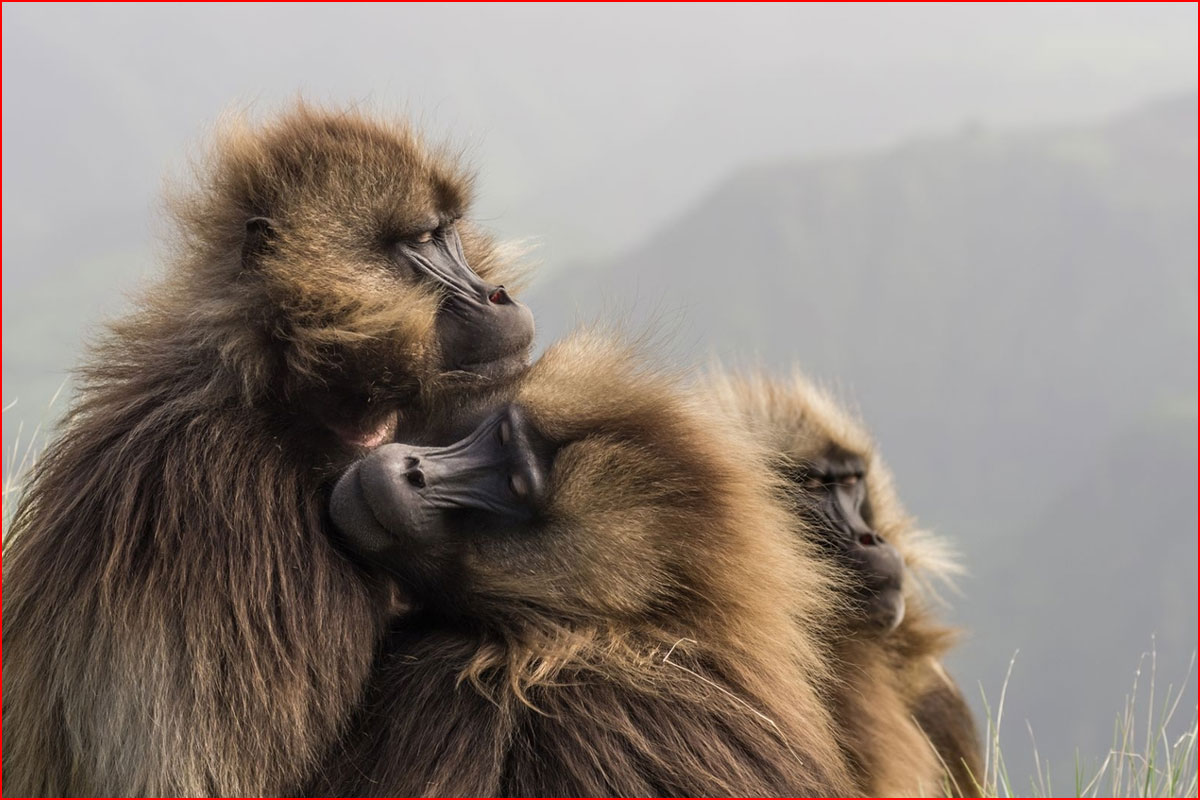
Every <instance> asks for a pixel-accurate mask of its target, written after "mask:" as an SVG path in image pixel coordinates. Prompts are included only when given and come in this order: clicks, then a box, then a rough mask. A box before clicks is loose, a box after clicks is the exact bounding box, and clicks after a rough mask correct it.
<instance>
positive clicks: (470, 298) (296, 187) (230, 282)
mask: <svg viewBox="0 0 1200 800" xmlns="http://www.w3.org/2000/svg"><path fill="white" fill-rule="evenodd" d="M202 172H203V178H202V186H201V189H200V191H198V192H197V193H195V194H194V195H193V196H191V197H188V198H184V199H182V200H181V201H180V202H179V203H178V204H177V205H178V212H179V216H180V218H181V220H182V223H183V227H184V233H185V239H186V243H185V247H186V248H187V252H186V255H187V256H188V257H187V258H186V261H185V263H186V264H187V265H188V267H189V269H187V270H186V274H185V275H184V276H182V277H183V280H182V281H180V284H181V286H180V289H179V291H180V292H181V293H184V294H189V293H190V295H191V296H192V299H193V302H194V306H193V308H194V310H195V313H197V314H208V315H213V316H215V317H217V319H218V320H219V321H218V323H217V327H218V328H219V329H220V330H219V331H218V336H220V337H221V343H220V345H219V346H220V348H221V350H222V356H223V358H224V360H225V361H226V363H228V364H229V366H230V367H231V368H232V369H233V370H234V371H235V373H236V374H237V375H239V376H240V378H241V380H242V382H243V384H244V388H245V392H246V394H248V395H249V396H250V397H251V399H252V400H253V399H259V398H260V397H263V396H265V397H267V398H268V399H269V400H270V402H271V403H273V406H274V407H277V408H290V409H295V411H296V412H297V414H298V415H300V416H303V418H305V419H308V420H315V421H316V423H317V424H316V427H317V428H318V429H319V430H320V431H321V432H322V433H324V434H327V435H330V436H332V437H334V438H336V439H337V440H340V441H342V442H343V443H346V444H349V445H372V444H378V443H380V442H382V441H386V439H387V438H388V437H389V436H390V435H391V434H392V432H393V431H394V430H395V427H396V422H397V412H398V411H399V412H400V414H401V416H403V409H405V408H406V407H408V406H410V405H412V404H415V403H419V402H421V401H422V399H423V398H428V397H429V396H430V395H431V394H433V393H436V392H437V391H439V390H440V389H444V388H447V387H454V388H455V389H456V390H461V389H463V388H469V387H472V386H483V385H487V384H488V383H489V382H491V381H492V380H495V379H497V378H502V377H506V376H509V375H512V374H514V373H515V372H517V371H518V370H519V369H520V368H522V367H523V366H524V365H525V363H527V361H528V351H529V346H530V344H531V341H532V337H533V318H532V315H531V314H530V312H529V310H528V309H527V308H526V307H525V306H523V305H521V304H520V303H518V302H517V301H516V300H514V299H513V298H512V297H511V296H510V295H509V291H508V289H506V288H505V286H504V282H505V278H504V277H503V276H502V275H501V269H502V266H503V264H502V259H501V258H500V257H499V251H498V249H497V247H496V246H495V245H494V243H493V242H492V241H490V240H489V239H488V238H487V237H486V236H483V235H481V234H480V233H479V232H478V231H476V230H475V229H474V228H473V227H472V226H471V225H470V224H469V223H468V221H467V220H466V218H465V215H466V214H467V212H468V208H469V203H470V179H469V178H468V176H467V175H465V174H464V173H463V171H462V170H461V168H460V167H459V166H458V165H457V163H456V161H455V159H453V158H452V157H451V156H450V155H449V154H447V153H446V152H442V151H436V150H431V149H430V148H428V147H426V146H425V145H424V144H423V143H422V142H421V140H420V139H419V137H418V135H417V134H416V133H415V132H414V131H412V130H411V129H409V128H408V127H406V126H405V125H404V124H402V123H400V122H394V123H385V122H381V121H378V120H377V119H374V118H371V117H367V116H365V115H361V114H358V113H354V112H338V113H333V112H326V111H320V110H316V109H313V108H311V107H308V106H305V105H300V106H298V107H297V108H295V109H294V110H292V111H291V112H289V113H287V114H285V115H284V116H282V117H280V118H278V119H276V120H274V121H272V122H269V123H267V124H265V125H263V126H261V127H257V128H256V127H252V126H250V125H247V124H245V123H241V122H236V123H233V124H230V125H229V126H227V127H226V129H225V130H224V131H223V132H222V133H221V134H220V136H219V139H218V143H217V146H216V147H215V148H214V151H213V154H212V157H211V159H210V160H209V162H207V163H206V164H205V165H204V166H203V168H202Z"/></svg>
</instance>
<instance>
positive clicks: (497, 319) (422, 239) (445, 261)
mask: <svg viewBox="0 0 1200 800" xmlns="http://www.w3.org/2000/svg"><path fill="white" fill-rule="evenodd" d="M455 222H456V219H455V218H453V217H452V216H449V215H447V216H444V217H442V218H440V219H439V218H436V217H431V218H430V219H428V220H426V221H425V222H423V223H421V224H419V225H417V226H414V229H413V230H410V231H407V232H405V233H404V234H403V235H401V236H399V237H398V238H396V239H395V240H394V241H393V242H390V243H388V244H387V245H386V248H387V250H388V255H389V257H390V258H391V259H392V260H393V262H394V264H395V268H396V271H397V273H398V274H400V275H403V276H407V279H409V280H412V281H413V282H415V283H418V284H425V285H430V286H434V287H436V288H437V289H438V290H439V291H440V293H441V297H442V300H441V305H440V306H439V307H438V312H437V321H436V335H437V342H438V348H439V350H440V352H441V355H442V363H441V368H442V370H443V371H445V372H463V373H471V374H474V375H477V376H480V377H482V378H487V379H501V378H504V377H507V376H510V375H512V374H514V373H516V372H517V371H518V370H520V369H521V368H522V367H523V366H524V364H525V363H526V360H527V356H528V352H529V346H530V344H531V343H532V342H533V333H534V323H533V314H532V313H531V312H530V310H529V308H528V307H527V306H525V305H524V304H523V303H520V302H518V301H516V300H514V299H513V298H512V297H510V296H509V294H508V292H507V290H505V288H504V287H503V286H499V285H493V284H490V283H488V282H486V281H484V280H483V279H482V278H480V277H479V276H478V275H477V274H476V273H475V271H474V270H473V269H471V266H470V265H469V264H468V263H467V257H466V254H465V253H464V252H463V246H462V239H461V238H460V237H459V233H458V230H457V228H456V226H455ZM275 236H276V223H275V222H274V220H271V219H269V218H267V217H252V218H251V219H249V220H247V221H246V238H245V240H244V242H243V246H242V264H243V267H244V268H247V269H251V268H253V267H254V265H255V263H256V261H257V259H259V258H261V257H262V256H263V255H264V254H265V253H267V252H269V251H270V248H271V246H272V241H273V240H274V239H275ZM365 402H366V403H367V404H368V405H369V403H370V402H371V398H370V396H367V397H366V398H365ZM338 403H339V404H340V405H341V406H342V408H343V409H345V408H346V407H347V405H348V404H347V403H346V401H345V399H344V398H338ZM351 405H352V404H351ZM353 410H354V411H355V412H356V413H355V416H356V417H357V418H360V419H361V418H370V416H371V415H370V413H369V408H366V407H364V408H362V409H353ZM334 427H335V429H336V430H337V432H338V433H339V435H341V436H342V438H344V439H347V440H349V441H352V442H354V443H356V444H362V445H366V446H374V445H377V444H379V443H380V441H381V440H382V438H383V437H384V436H386V435H389V434H390V433H392V431H393V430H394V428H395V415H394V414H389V415H388V416H386V417H385V419H384V420H383V421H382V422H381V423H379V424H377V425H374V426H370V425H368V426H367V430H366V431H362V430H358V429H347V430H341V429H340V428H338V427H337V426H334Z"/></svg>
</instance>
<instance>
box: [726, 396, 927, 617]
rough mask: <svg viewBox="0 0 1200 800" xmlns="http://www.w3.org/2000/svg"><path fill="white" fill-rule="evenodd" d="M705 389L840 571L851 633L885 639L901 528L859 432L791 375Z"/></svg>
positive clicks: (896, 588) (897, 598) (883, 476)
mask: <svg viewBox="0 0 1200 800" xmlns="http://www.w3.org/2000/svg"><path fill="white" fill-rule="evenodd" d="M712 390H713V391H714V393H715V394H716V396H717V400H718V402H720V403H722V404H723V405H724V406H725V407H726V409H727V410H730V411H732V412H733V413H734V414H735V415H737V416H738V417H739V418H740V419H741V420H742V422H743V423H744V424H746V425H747V426H748V427H749V428H750V429H751V430H752V431H754V433H755V434H757V437H758V438H759V439H760V441H762V442H763V443H764V444H765V445H766V446H767V447H768V449H770V450H772V451H773V452H775V453H776V454H777V456H778V469H779V472H780V474H781V475H782V477H784V478H785V479H786V480H787V481H788V483H789V486H790V490H789V493H790V494H791V495H792V498H793V500H794V502H795V507H796V509H797V512H798V513H799V515H800V516H801V517H802V518H803V519H804V520H805V521H806V522H808V523H809V525H808V528H807V530H809V531H810V535H811V536H812V537H813V539H814V540H815V541H816V543H817V544H819V545H820V546H821V547H822V549H823V550H824V551H825V552H826V553H827V554H828V555H829V556H830V557H831V558H833V559H835V560H836V561H837V562H838V563H839V564H841V565H842V567H843V568H844V570H845V573H846V577H847V580H846V582H845V586H846V588H847V590H848V592H849V594H850V595H851V597H850V599H851V600H852V608H853V609H854V618H853V619H852V620H850V623H851V624H850V627H853V628H864V629H868V630H872V631H875V632H880V633H886V632H889V631H891V630H893V629H894V628H896V626H898V625H899V624H900V622H901V621H902V620H903V618H904V611H905V598H904V577H905V572H906V569H905V564H904V560H903V558H902V557H901V555H900V553H899V551H898V550H897V549H896V548H895V547H894V546H893V545H892V543H890V542H889V541H888V539H889V537H890V534H891V532H893V531H899V530H900V529H901V528H902V526H903V524H905V523H906V522H907V520H906V518H905V517H904V515H903V513H902V512H901V511H900V510H899V507H898V505H897V503H896V501H895V498H894V497H893V496H892V492H891V480H890V476H889V475H888V474H887V471H886V468H885V467H884V466H883V465H882V464H881V463H880V461H879V459H878V458H877V457H876V455H875V453H874V446H873V444H872V442H871V439H870V437H869V435H868V434H867V433H866V431H865V430H864V429H863V428H862V426H861V425H860V424H859V423H858V422H857V420H855V419H853V418H852V417H851V416H850V415H849V414H847V413H846V412H845V411H844V410H842V409H841V408H840V407H839V406H838V405H837V403H836V402H835V401H834V400H833V399H832V398H831V397H830V396H829V395H827V394H825V393H824V392H822V391H820V390H819V389H817V387H815V386H813V385H812V384H811V383H809V382H808V381H807V380H805V379H804V378H802V377H800V376H796V377H795V378H794V379H793V380H792V381H791V382H790V383H784V382H778V381H774V380H772V379H769V378H766V377H762V376H759V377H754V378H735V377H724V376H722V377H718V378H716V379H715V380H714V381H713V385H712Z"/></svg>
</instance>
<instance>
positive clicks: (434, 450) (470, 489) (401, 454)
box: [330, 404, 555, 607]
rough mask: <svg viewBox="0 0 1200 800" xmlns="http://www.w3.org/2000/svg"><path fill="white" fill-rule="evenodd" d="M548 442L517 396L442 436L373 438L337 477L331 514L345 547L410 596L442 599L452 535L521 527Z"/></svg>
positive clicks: (544, 469)
mask: <svg viewBox="0 0 1200 800" xmlns="http://www.w3.org/2000/svg"><path fill="white" fill-rule="evenodd" d="M554 449H555V448H554V447H553V445H551V444H550V443H549V442H548V441H547V440H546V439H545V438H544V437H542V436H541V435H540V434H539V433H538V432H537V431H536V430H535V429H534V428H533V426H532V425H530V424H529V423H528V421H527V420H526V417H525V415H524V414H523V413H522V411H521V408H520V406H518V405H515V404H509V405H505V406H502V407H501V408H500V409H498V410H494V411H492V412H491V413H488V414H486V416H483V418H482V420H481V421H480V422H478V424H476V425H475V426H474V427H473V428H471V429H470V430H469V432H467V433H466V435H464V436H462V437H461V438H459V439H457V440H456V441H453V442H452V443H450V444H448V445H444V446H428V447H426V446H419V445H412V444H401V443H393V444H387V445H384V446H382V447H379V448H377V449H376V450H374V451H373V452H372V453H371V454H370V455H369V456H367V457H366V458H363V459H362V460H360V461H358V462H356V463H355V464H353V465H352V466H351V467H350V469H348V470H347V471H346V473H345V474H344V475H343V476H342V477H341V478H340V479H339V480H338V482H337V485H336V486H335V487H334V490H333V496H332V498H331V500H330V514H331V517H332V519H333V522H334V524H335V525H336V526H337V528H338V530H339V531H340V532H341V534H342V536H343V538H344V541H345V543H346V544H347V545H348V546H349V547H350V548H351V549H353V550H354V551H355V552H357V553H358V554H360V555H362V556H364V557H366V558H367V559H368V560H370V561H372V562H374V563H376V564H378V565H380V566H382V567H384V568H385V569H387V570H388V571H389V572H392V573H393V574H395V575H396V576H397V577H399V578H400V579H401V580H402V582H403V583H404V584H405V585H406V586H407V587H409V588H410V589H413V590H414V595H415V596H416V597H417V598H418V599H420V598H422V597H424V598H432V599H435V600H436V601H437V602H438V603H439V604H441V605H442V606H443V607H445V606H450V605H453V604H454V600H455V598H453V597H452V596H450V595H449V594H448V591H449V588H448V587H451V586H452V585H453V582H452V581H447V580H446V578H447V576H448V573H449V572H450V571H452V570H453V564H454V556H453V552H454V549H455V546H456V543H457V541H458V540H459V539H460V537H463V536H489V535H493V536H503V535H505V534H511V533H514V532H517V531H519V530H521V529H522V528H525V527H528V526H529V524H530V523H531V521H532V520H533V519H534V518H535V517H536V516H537V514H538V511H539V509H540V508H541V507H542V506H544V504H545V501H546V494H547V483H548V478H549V475H550V470H551V468H552V466H553V458H554Z"/></svg>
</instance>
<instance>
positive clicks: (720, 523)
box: [314, 335, 849, 796]
mask: <svg viewBox="0 0 1200 800" xmlns="http://www.w3.org/2000/svg"><path fill="white" fill-rule="evenodd" d="M497 400H498V401H500V402H507V401H509V400H511V401H512V402H514V403H515V404H517V406H518V407H519V408H520V409H521V410H522V413H523V414H525V415H527V418H528V419H530V420H531V421H532V424H533V427H534V428H536V430H537V431H538V432H539V433H540V435H542V436H545V437H547V438H548V439H549V440H550V441H551V442H552V443H553V444H554V446H556V447H557V448H558V449H557V453H556V456H555V457H554V461H553V466H552V468H551V470H552V471H551V474H550V478H549V482H548V486H549V487H550V488H549V490H548V492H547V500H546V505H545V506H544V507H543V508H542V509H541V510H540V512H539V514H538V516H537V517H536V518H535V520H534V521H533V522H531V523H527V524H525V525H522V526H520V527H519V529H517V530H512V531H509V532H508V533H507V534H505V535H503V536H486V535H485V536H479V535H466V534H464V535H462V536H461V537H458V538H456V539H454V540H452V541H454V542H455V543H456V546H457V547H458V549H457V550H456V551H455V555H454V559H455V561H454V563H455V564H456V567H455V569H454V570H453V571H452V574H453V575H454V581H455V584H456V585H455V586H453V587H449V588H451V589H452V591H450V592H448V593H449V594H453V595H454V596H456V597H458V598H462V600H460V601H456V602H457V603H458V605H457V607H456V609H455V611H454V612H453V614H452V615H451V614H450V613H448V612H447V611H445V610H443V609H441V608H440V604H441V603H443V602H444V597H445V594H443V593H442V592H441V591H440V590H433V591H431V592H430V595H429V596H428V597H425V598H423V599H421V598H419V599H418V600H419V602H420V603H422V605H421V607H420V610H418V611H417V612H415V613H414V614H413V616H411V617H410V618H408V619H406V620H404V621H402V623H401V624H399V625H398V626H397V627H395V628H394V630H393V633H392V636H391V639H390V641H389V644H388V646H387V648H386V654H385V657H384V659H383V661H382V664H381V667H380V669H379V671H378V674H377V675H376V676H375V678H374V680H373V682H372V688H371V690H370V692H369V695H368V697H369V700H368V702H367V704H366V707H365V710H364V711H363V713H362V715H361V717H360V719H359V721H358V723H357V730H356V732H355V733H354V735H352V736H351V737H350V738H349V739H348V741H347V743H346V747H345V750H344V751H343V752H341V753H338V754H337V755H336V756H335V757H334V758H333V759H332V760H331V763H330V764H329V766H328V768H327V770H326V771H325V774H324V779H323V780H322V781H321V782H320V783H319V784H318V785H317V786H316V787H314V792H316V793H317V794H326V793H334V794H339V795H359V794H362V795H476V796H491V795H515V796H581V795H582V796H589V795H594V796H608V795H618V796H629V795H635V796H636V795H686V796H711V795H734V796H738V795H750V796H756V795H789V796H790V795H795V794H801V795H814V794H842V793H844V792H845V791H846V790H847V789H849V786H848V785H847V784H846V782H845V775H846V774H847V773H846V768H845V766H844V764H843V763H842V758H841V756H840V754H839V752H838V747H837V745H836V743H835V741H834V739H833V737H832V734H831V731H830V727H829V720H828V715H827V711H826V709H825V707H824V703H823V701H822V700H821V699H820V698H819V697H818V696H817V695H816V693H815V692H814V689H813V687H814V685H816V684H820V683H823V682H825V681H826V680H827V675H826V665H825V662H824V654H823V652H822V651H821V650H820V649H819V648H818V646H817V645H816V644H815V642H814V637H813V636H812V635H811V633H810V631H811V630H813V629H815V628H816V627H817V624H818V623H817V620H818V619H819V618H821V617H823V616H825V615H826V614H827V609H828V606H829V603H830V597H831V596H833V589H832V588H831V584H830V580H829V575H828V570H827V568H826V567H825V566H824V565H823V564H822V562H821V561H820V560H818V559H816V558H815V557H813V555H812V554H811V549H812V548H811V546H810V545H809V544H808V542H807V540H806V539H805V538H804V537H803V536H802V535H800V534H799V533H798V531H797V527H798V525H799V524H800V523H799V521H798V520H797V519H796V518H795V517H793V516H791V515H790V513H789V511H788V509H787V508H785V507H784V506H782V505H780V504H779V503H778V502H776V500H775V497H774V495H773V490H774V489H775V488H777V483H776V481H775V480H774V479H773V478H772V476H771V472H770V469H769V467H768V463H767V462H766V461H765V460H764V458H763V456H762V454H760V453H759V452H758V450H757V448H756V446H755V445H754V444H753V443H752V442H750V441H747V440H746V438H745V437H744V436H740V435H738V434H737V433H736V432H735V430H734V428H733V426H730V425H729V424H728V422H727V421H725V420H723V419H722V418H721V417H720V416H719V415H717V414H714V413H712V412H711V411H706V410H703V409H702V408H701V407H700V406H699V405H697V404H696V403H694V401H692V400H690V399H688V398H687V397H686V396H685V395H682V394H680V393H679V389H678V386H677V385H676V384H675V382H674V381H672V380H669V379H667V378H665V377H663V376H661V375H657V374H654V373H653V372H650V371H647V370H645V369H644V368H642V367H640V366H639V365H638V362H637V361H636V360H633V359H632V358H631V356H630V355H629V354H627V353H626V352H625V351H623V350H621V349H620V348H615V347H614V346H613V345H611V344H610V343H606V342H605V341H604V340H603V339H602V338H599V337H596V336H594V335H583V336H576V337H574V338H572V339H570V340H567V341H565V342H562V343H559V344H558V345H556V346H554V347H553V348H551V349H550V350H549V351H548V352H547V353H546V355H545V356H544V357H543V358H542V359H541V360H540V361H539V362H538V363H537V364H535V365H534V366H533V367H532V368H531V370H530V372H529V373H528V374H527V376H526V377H525V378H524V380H523V381H522V382H521V384H520V386H519V387H518V388H517V389H516V391H515V395H505V396H503V397H500V398H497ZM400 557H401V558H404V559H409V558H412V557H413V556H412V555H411V554H404V555H402V556H400ZM797 619H799V620H802V621H803V622H804V623H805V624H803V625H799V626H798V625H796V624H795V621H796V620H797Z"/></svg>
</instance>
